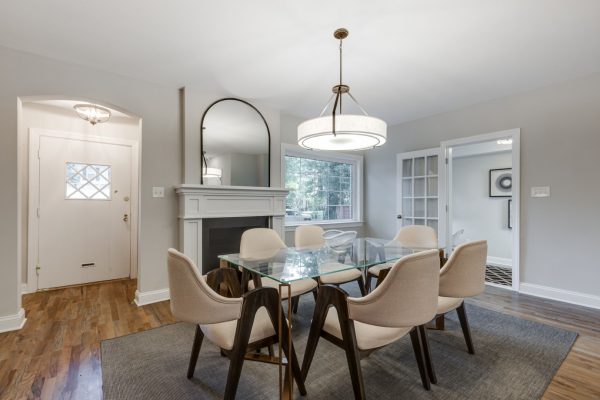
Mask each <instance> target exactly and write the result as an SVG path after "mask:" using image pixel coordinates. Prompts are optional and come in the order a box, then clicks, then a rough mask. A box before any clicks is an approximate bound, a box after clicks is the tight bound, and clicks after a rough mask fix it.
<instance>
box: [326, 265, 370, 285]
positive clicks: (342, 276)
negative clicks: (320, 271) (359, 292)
mask: <svg viewBox="0 0 600 400" xmlns="http://www.w3.org/2000/svg"><path fill="white" fill-rule="evenodd" d="M361 276H362V272H361V271H360V270H358V269H356V268H352V269H347V270H345V271H340V272H334V273H333V274H327V275H321V277H320V278H319V279H321V283H323V284H328V283H332V284H338V283H346V282H350V281H354V280H356V279H358V278H360V277H361Z"/></svg>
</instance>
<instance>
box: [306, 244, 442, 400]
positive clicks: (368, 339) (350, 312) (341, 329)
mask: <svg viewBox="0 0 600 400" xmlns="http://www.w3.org/2000/svg"><path fill="white" fill-rule="evenodd" d="M439 265H440V260H439V255H438V252H437V250H429V251H423V252H419V253H415V254H411V255H409V256H406V257H403V258H401V259H400V260H398V261H397V262H396V263H395V264H394V265H393V266H392V268H391V269H390V271H389V273H388V275H387V277H386V279H385V280H384V281H383V282H382V283H381V284H380V285H379V286H378V287H377V288H375V289H374V290H373V291H372V292H371V293H369V294H367V295H366V296H364V297H360V298H353V297H348V294H347V293H346V292H344V291H343V290H342V289H340V288H338V287H336V286H333V285H323V286H321V287H319V295H318V297H317V304H316V307H315V312H314V315H313V320H312V324H311V327H310V333H309V336H308V342H307V345H306V350H305V353H304V360H303V362H302V374H303V376H304V378H305V379H306V377H307V375H308V371H309V369H310V365H311V363H312V361H313V357H314V355H315V350H316V348H317V344H318V341H319V338H321V337H322V338H324V339H326V340H327V341H329V342H331V343H333V344H335V345H336V346H338V347H340V348H342V349H344V350H345V352H346V359H347V361H348V368H349V370H350V376H351V380H352V388H353V390H354V396H355V398H357V399H364V398H365V389H364V384H363V378H362V371H361V366H360V359H361V357H363V356H366V355H368V354H370V353H371V352H373V351H375V350H377V349H379V348H382V347H384V346H386V345H388V344H391V343H393V342H395V341H397V340H398V339H400V338H402V337H403V336H405V335H406V334H410V336H411V341H412V345H413V350H414V353H415V357H416V359H417V365H418V368H419V373H420V375H421V382H422V383H423V387H425V389H426V390H429V389H430V388H431V383H432V382H433V383H435V382H436V378H435V371H434V369H433V365H432V363H431V362H428V360H431V358H430V357H429V344H428V342H427V336H426V332H425V327H424V324H426V323H427V322H429V321H431V319H432V318H433V317H434V316H435V312H436V308H437V298H438V289H439V276H440V275H439V274H440V273H439V270H440V267H439Z"/></svg>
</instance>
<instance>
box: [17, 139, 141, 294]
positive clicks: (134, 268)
mask: <svg viewBox="0 0 600 400" xmlns="http://www.w3.org/2000/svg"><path fill="white" fill-rule="evenodd" d="M42 136H47V137H53V138H59V139H67V140H78V141H84V142H92V143H106V144H114V145H120V146H128V147H130V148H131V194H130V204H131V210H130V213H131V224H130V227H131V230H130V235H131V238H130V271H129V274H130V277H131V278H134V279H135V278H137V275H138V264H139V260H138V258H139V255H138V253H139V251H138V248H139V231H140V229H139V223H140V218H139V210H140V207H139V202H140V193H139V191H140V179H139V178H140V174H139V172H140V168H139V157H140V153H139V142H138V141H136V140H128V139H119V138H113V137H104V136H93V135H85V134H81V133H76V132H66V131H56V130H49V129H40V128H30V129H29V183H28V187H29V199H28V221H27V229H28V230H27V292H28V293H33V292H35V291H37V290H38V279H37V274H36V267H37V265H38V262H39V259H38V257H39V218H38V209H39V200H40V197H39V187H40V176H39V170H40V159H39V157H38V156H39V153H38V151H39V146H40V138H41V137H42Z"/></svg>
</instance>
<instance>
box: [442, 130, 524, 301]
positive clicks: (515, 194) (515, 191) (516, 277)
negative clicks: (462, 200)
mask: <svg viewBox="0 0 600 400" xmlns="http://www.w3.org/2000/svg"><path fill="white" fill-rule="evenodd" d="M506 138H511V139H512V200H513V201H512V205H513V217H514V221H513V227H512V235H513V236H512V290H514V291H516V292H518V291H519V287H520V283H521V279H520V277H521V273H520V272H521V268H520V258H521V257H520V255H521V253H520V238H521V217H520V216H521V129H520V128H515V129H509V130H504V131H498V132H492V133H485V134H482V135H475V136H469V137H464V138H460V139H452V140H446V141H443V142H441V144H440V148H441V154H442V158H443V159H444V162H442V163H440V164H439V165H440V166H441V168H440V171H439V174H440V175H441V174H443V175H444V177H445V179H444V183H445V184H444V187H443V188H441V189H442V190H441V191H440V192H439V196H440V197H439V198H440V200H443V203H444V204H445V205H446V207H445V218H443V219H444V220H445V227H446V233H445V235H446V237H447V238H448V239H449V240H448V241H447V243H446V251H450V250H451V247H452V241H451V240H450V238H451V237H452V233H451V232H450V227H451V224H450V216H451V215H452V214H451V213H452V196H451V190H452V162H451V160H452V147H454V146H460V145H465V144H474V143H481V142H488V141H491V140H498V139H506ZM448 160H450V161H448ZM446 183H447V184H446ZM442 196H443V199H442ZM498 287H501V288H507V287H506V286H499V285H498Z"/></svg>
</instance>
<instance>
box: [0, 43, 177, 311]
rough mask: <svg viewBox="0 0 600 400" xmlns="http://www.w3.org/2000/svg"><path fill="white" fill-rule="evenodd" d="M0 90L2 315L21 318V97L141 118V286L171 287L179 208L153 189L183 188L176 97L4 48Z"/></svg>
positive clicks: (170, 92)
mask: <svg viewBox="0 0 600 400" xmlns="http://www.w3.org/2000/svg"><path fill="white" fill-rule="evenodd" d="M0 88H2V89H1V91H0V185H1V187H2V190H1V191H0V221H1V223H0V316H5V315H14V314H16V313H17V312H18V311H19V308H20V294H19V289H20V282H21V273H20V268H19V259H20V256H19V250H18V246H17V239H18V237H19V235H20V230H19V228H18V219H19V214H18V203H19V199H20V195H19V193H18V190H17V166H18V162H17V158H18V156H17V155H18V135H17V101H18V100H17V99H18V97H19V96H39V95H48V96H50V95H62V96H69V97H73V98H92V99H96V100H97V101H99V102H104V103H110V104H114V105H116V106H118V107H121V108H123V109H125V110H128V111H129V112H131V113H133V114H135V115H138V116H140V117H141V118H142V121H143V122H142V124H143V138H144V141H143V145H142V160H143V165H142V171H141V210H140V214H141V232H140V265H139V271H140V274H141V275H142V276H141V279H140V282H139V285H140V287H141V289H142V290H145V291H147V290H155V289H161V288H164V287H165V282H166V279H167V278H166V272H165V268H164V260H165V252H164V249H166V248H168V247H171V246H176V245H177V239H178V229H177V220H176V219H175V218H174V215H175V214H176V210H177V203H176V199H175V194H174V192H173V191H168V190H167V191H166V193H165V198H164V199H153V198H152V197H151V190H152V186H166V187H167V188H168V187H172V186H173V185H175V184H177V183H180V182H181V181H182V180H181V176H182V169H181V159H182V157H181V142H180V133H179V132H180V129H179V114H178V111H179V110H178V102H179V98H178V93H177V90H176V89H172V88H166V87H161V86H157V85H153V84H149V83H146V82H143V81H138V80H135V79H131V78H125V77H122V76H119V75H114V74H109V73H105V72H101V71H96V70H93V69H90V68H85V67H81V66H77V65H72V64H67V63H63V62H58V61H54V60H51V59H47V58H44V57H39V56H34V55H31V54H27V53H22V52H18V51H14V50H11V49H7V48H2V47H0Z"/></svg>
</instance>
